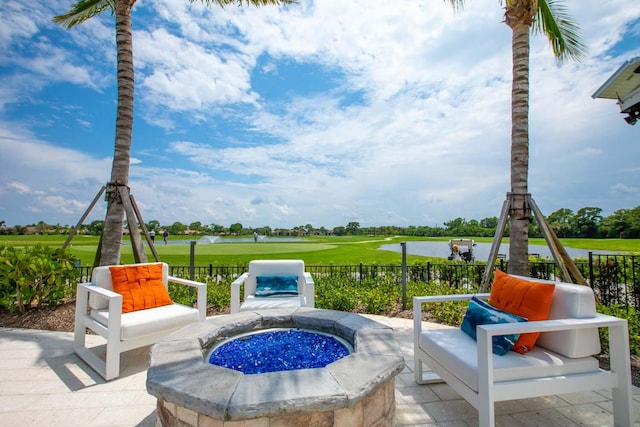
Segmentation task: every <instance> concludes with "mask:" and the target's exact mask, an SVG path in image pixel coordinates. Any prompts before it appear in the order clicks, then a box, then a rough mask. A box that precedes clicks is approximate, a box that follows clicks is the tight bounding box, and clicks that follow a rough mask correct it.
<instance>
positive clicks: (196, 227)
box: [189, 221, 202, 231]
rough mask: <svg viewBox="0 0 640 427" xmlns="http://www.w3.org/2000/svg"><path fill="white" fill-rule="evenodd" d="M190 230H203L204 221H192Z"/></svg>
mask: <svg viewBox="0 0 640 427" xmlns="http://www.w3.org/2000/svg"><path fill="white" fill-rule="evenodd" d="M189 230H191V231H202V223H201V222H200V221H196V222H192V223H191V224H189Z"/></svg>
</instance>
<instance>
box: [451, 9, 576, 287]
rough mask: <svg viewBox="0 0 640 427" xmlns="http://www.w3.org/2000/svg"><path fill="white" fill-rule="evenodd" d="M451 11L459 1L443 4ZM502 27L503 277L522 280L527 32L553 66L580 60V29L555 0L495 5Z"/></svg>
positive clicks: (526, 219) (525, 248)
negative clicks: (505, 63) (507, 106)
mask: <svg viewBox="0 0 640 427" xmlns="http://www.w3.org/2000/svg"><path fill="white" fill-rule="evenodd" d="M445 1H448V2H449V3H450V4H451V5H452V6H453V8H454V9H461V8H462V7H464V4H465V2H466V1H465V0H445ZM500 4H501V5H502V6H504V10H505V12H504V22H505V24H507V25H508V26H509V28H511V31H512V37H511V51H512V52H511V54H512V59H513V81H512V86H511V192H510V193H509V195H508V197H510V198H511V210H510V212H509V221H510V232H509V273H513V274H520V275H528V274H529V266H528V246H529V223H530V215H531V209H530V206H529V204H528V201H527V194H528V192H529V189H528V175H529V33H530V32H533V33H542V34H544V35H545V36H546V37H547V38H548V39H549V43H550V44H551V47H552V48H553V54H554V55H555V57H556V59H557V60H558V61H564V60H567V59H573V60H580V59H581V58H583V57H584V56H585V54H586V47H585V45H584V43H583V42H582V38H581V36H580V35H579V31H580V29H579V28H578V26H577V24H575V23H574V22H573V21H572V18H571V16H570V14H569V13H568V10H567V8H566V7H565V6H564V5H563V4H562V1H561V0H501V1H500Z"/></svg>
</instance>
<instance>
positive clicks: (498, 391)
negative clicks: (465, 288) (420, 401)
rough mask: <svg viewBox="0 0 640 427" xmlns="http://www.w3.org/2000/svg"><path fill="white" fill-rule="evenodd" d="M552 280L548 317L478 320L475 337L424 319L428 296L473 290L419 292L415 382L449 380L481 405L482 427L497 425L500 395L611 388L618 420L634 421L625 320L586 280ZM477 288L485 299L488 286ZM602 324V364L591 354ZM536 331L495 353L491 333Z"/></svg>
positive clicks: (595, 351) (517, 396)
mask: <svg viewBox="0 0 640 427" xmlns="http://www.w3.org/2000/svg"><path fill="white" fill-rule="evenodd" d="M521 278H522V279H528V278H523V277H521ZM529 280H533V279H529ZM535 281H536V282H544V280H538V279H535ZM550 283H555V285H556V286H555V291H554V293H553V299H552V302H551V308H550V312H549V320H545V321H535V322H525V323H503V324H493V325H478V326H477V328H476V333H477V342H476V341H474V340H473V339H472V338H471V337H470V336H469V335H467V334H465V333H464V332H462V330H461V329H460V328H439V329H426V328H424V327H423V326H424V325H423V322H422V321H421V317H422V309H423V306H424V305H425V304H429V303H434V302H442V301H452V300H467V299H470V298H471V297H472V295H444V296H433V297H414V299H413V310H414V313H413V318H414V355H415V366H414V374H415V379H416V382H418V383H419V384H425V383H429V382H437V381H445V382H447V383H448V384H449V385H450V386H451V387H452V388H453V389H454V390H455V391H457V392H458V393H459V394H460V395H461V396H462V397H463V398H464V399H465V400H467V401H468V402H469V403H470V404H471V405H473V406H474V407H475V408H476V409H477V410H478V415H479V424H480V426H481V427H493V426H494V403H495V402H497V401H503V400H514V399H522V398H529V397H535V396H545V395H552V394H562V393H570V392H577V391H585V390H599V389H611V390H612V398H613V412H614V418H615V425H616V426H620V427H629V426H632V425H633V414H632V409H631V408H632V407H631V398H632V397H631V371H630V363H629V337H628V329H627V321H626V320H623V319H619V318H616V317H611V316H606V315H602V314H598V313H596V308H595V299H594V295H593V291H592V290H591V289H590V288H589V287H588V286H582V285H574V284H569V283H562V282H550ZM476 296H478V297H480V298H482V299H488V297H489V294H476ZM598 328H608V329H609V353H610V361H611V370H610V371H605V370H601V369H600V368H599V363H598V360H597V359H596V358H595V357H593V356H594V355H597V354H599V353H600V341H599V334H598ZM534 331H540V332H542V334H541V335H540V338H538V341H537V343H536V345H535V347H534V348H533V349H532V350H531V351H529V352H527V353H525V354H524V355H522V354H519V353H516V352H513V351H509V352H507V354H506V355H504V356H496V355H494V354H493V353H492V336H494V335H505V334H514V333H515V334H520V333H526V332H534Z"/></svg>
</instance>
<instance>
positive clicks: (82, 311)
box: [73, 263, 207, 380]
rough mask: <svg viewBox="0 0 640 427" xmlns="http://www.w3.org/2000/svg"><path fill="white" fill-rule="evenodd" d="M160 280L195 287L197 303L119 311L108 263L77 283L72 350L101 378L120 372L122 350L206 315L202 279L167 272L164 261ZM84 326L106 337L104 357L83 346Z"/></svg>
mask: <svg viewBox="0 0 640 427" xmlns="http://www.w3.org/2000/svg"><path fill="white" fill-rule="evenodd" d="M136 265H138V266H143V265H150V263H147V264H144V263H141V264H136ZM162 282H163V284H164V286H165V288H168V285H169V282H173V283H178V284H181V285H185V286H190V287H193V288H195V289H196V290H197V306H196V307H188V306H184V305H181V304H176V303H174V304H170V305H164V306H161V307H155V308H148V309H144V310H138V311H132V312H129V313H122V301H123V297H122V295H121V294H119V293H117V292H114V291H113V286H112V280H111V271H110V270H109V266H102V267H96V268H94V269H93V273H92V276H91V282H89V283H80V284H78V292H77V296H76V316H75V330H74V344H73V347H74V351H75V353H76V354H77V355H78V356H79V357H80V358H81V359H82V360H84V361H85V362H87V364H88V365H89V366H91V367H92V368H93V369H94V370H95V371H96V372H98V373H99V374H100V375H101V376H102V377H103V378H104V379H106V380H111V379H113V378H117V377H118V376H119V375H120V354H121V353H122V352H125V351H128V350H132V349H135V348H139V347H143V346H146V345H149V344H153V343H155V342H156V341H158V340H159V339H160V338H162V337H164V336H165V335H168V334H169V333H171V332H173V331H175V330H177V329H180V328H182V327H183V326H186V325H188V324H190V323H193V322H198V321H203V320H205V319H206V313H207V312H206V309H207V285H206V283H199V282H194V281H191V280H186V279H181V278H178V277H172V276H169V267H168V265H167V264H165V263H162ZM87 328H88V329H91V330H92V331H94V332H95V333H97V334H98V335H101V336H102V337H103V338H105V339H106V340H107V342H106V355H105V357H104V358H101V357H100V356H98V353H97V352H95V350H94V349H91V348H87V346H86V330H87Z"/></svg>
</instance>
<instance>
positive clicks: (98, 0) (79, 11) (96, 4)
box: [53, 0, 116, 29]
mask: <svg viewBox="0 0 640 427" xmlns="http://www.w3.org/2000/svg"><path fill="white" fill-rule="evenodd" d="M108 9H111V12H112V13H113V11H115V10H116V5H115V2H114V0H80V1H79V2H77V3H75V4H74V5H73V6H71V9H70V10H69V12H67V13H65V14H63V15H58V16H54V17H53V22H55V23H56V24H60V25H62V26H63V27H64V28H67V29H69V28H72V27H75V26H76V25H78V24H82V23H83V22H84V21H86V20H87V19H91V18H93V17H94V16H96V15H100V14H101V13H102V12H104V11H105V10H108Z"/></svg>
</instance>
